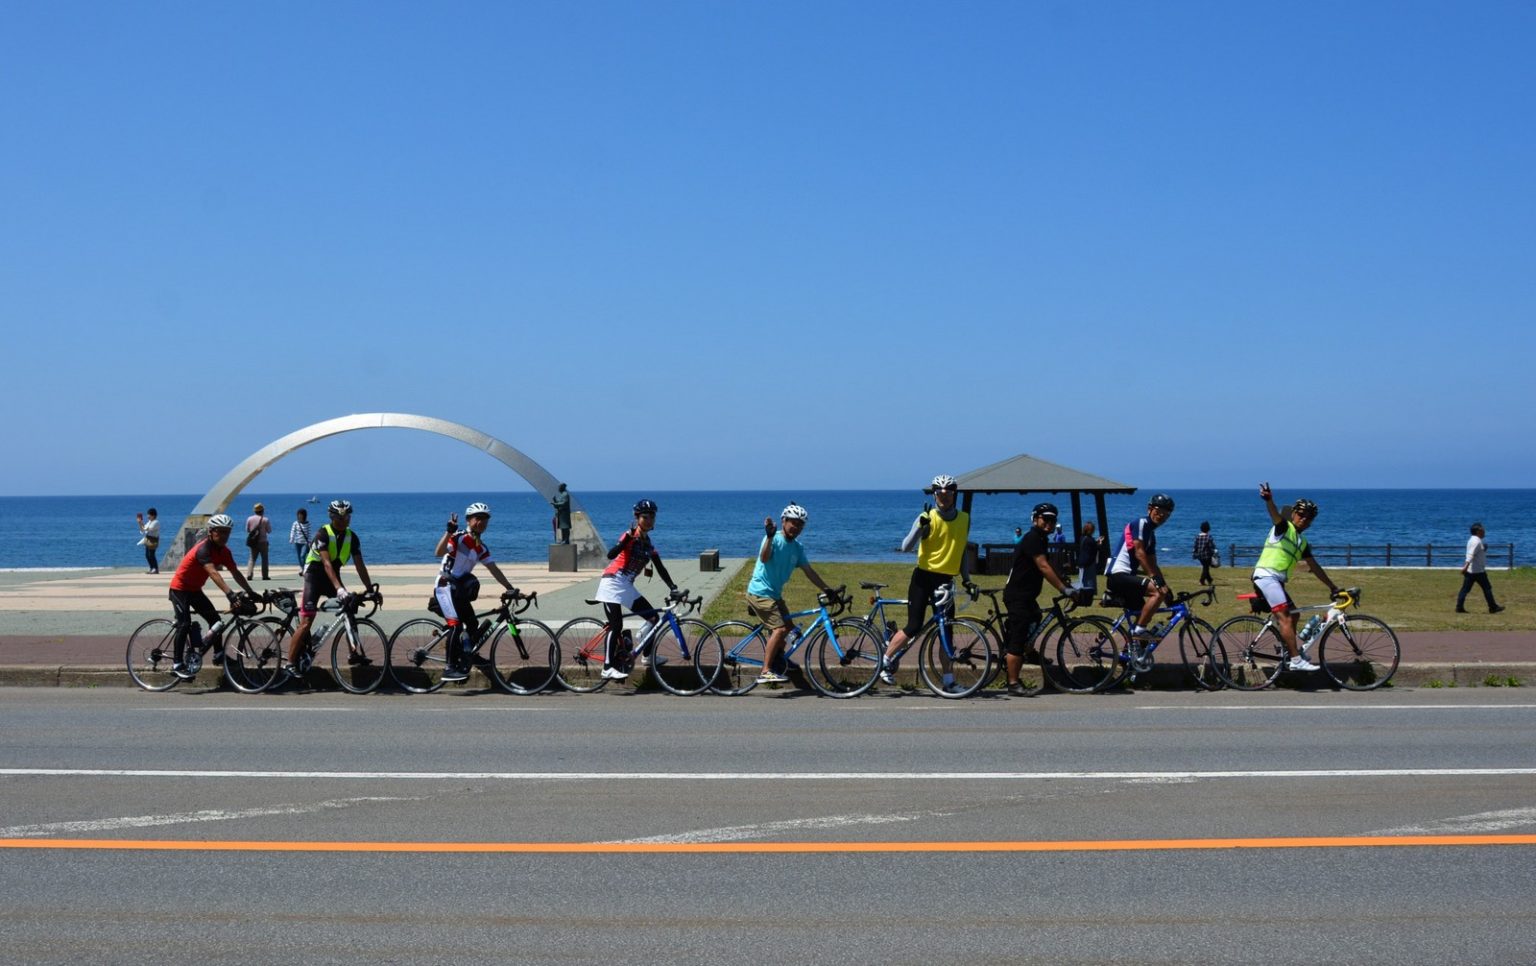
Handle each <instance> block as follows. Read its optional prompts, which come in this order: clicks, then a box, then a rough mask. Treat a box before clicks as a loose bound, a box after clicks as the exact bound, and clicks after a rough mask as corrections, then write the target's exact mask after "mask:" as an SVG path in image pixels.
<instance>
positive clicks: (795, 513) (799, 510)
mask: <svg viewBox="0 0 1536 966" xmlns="http://www.w3.org/2000/svg"><path fill="white" fill-rule="evenodd" d="M779 516H781V517H783V518H784V519H786V520H799V521H800V522H801V523H804V522H805V521H807V520H809V519H810V518H811V515H810V514H809V513H806V512H805V507H803V506H801V505H800V504H798V503H791V504H790V505H789V506H787V507H785V508H784V512H783V513H781V514H779Z"/></svg>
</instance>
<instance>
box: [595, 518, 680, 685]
mask: <svg viewBox="0 0 1536 966" xmlns="http://www.w3.org/2000/svg"><path fill="white" fill-rule="evenodd" d="M655 528H656V501H654V500H641V501H640V502H638V503H636V504H635V524H634V526H632V527H630V528H629V529H628V530H626V531H624V535H623V536H622V537H620V538H619V542H618V543H616V544H614V545H613V547H612V549H610V550H609V551H608V559H609V560H611V561H612V563H610V564H609V565H608V566H607V568H605V569H604V570H603V576H602V579H601V580H599V581H598V582H597V594H596V599H597V600H598V601H600V602H601V603H602V605H603V614H604V615H605V616H606V617H607V618H608V641H607V647H606V648H605V649H604V651H603V677H605V678H607V679H608V680H610V681H622V680H624V679H625V678H627V677H629V671H630V654H629V648H628V647H627V646H626V643H625V640H624V608H626V607H628V608H629V609H630V610H631V611H632V612H634V613H635V614H636V615H637V616H639V617H641V618H643V619H644V620H645V621H646V623H649V624H654V623H656V621H657V620H659V619H660V616H661V615H660V614H659V613H658V612H657V610H656V608H655V607H653V606H652V605H651V602H650V601H648V600H646V599H645V598H644V597H643V596H641V594H640V591H639V590H637V589H636V588H635V575H636V574H639V573H640V572H641V571H642V570H645V569H647V568H650V567H654V568H656V573H658V574H660V575H661V579H662V580H664V581H666V583H667V589H668V590H672V591H676V590H677V584H676V583H674V582H673V580H672V575H671V574H669V573H667V568H666V566H665V565H664V564H663V563H662V562H661V555H660V554H658V553H657V552H656V546H655V545H654V544H652V543H651V531H652V530H654V529H655Z"/></svg>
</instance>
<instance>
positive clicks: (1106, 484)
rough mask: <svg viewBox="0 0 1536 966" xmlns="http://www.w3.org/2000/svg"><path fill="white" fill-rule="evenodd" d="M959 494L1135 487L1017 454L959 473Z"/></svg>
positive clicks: (1115, 490)
mask: <svg viewBox="0 0 1536 966" xmlns="http://www.w3.org/2000/svg"><path fill="white" fill-rule="evenodd" d="M958 479H959V481H960V492H962V493H1069V492H1072V491H1074V490H1075V491H1077V492H1079V493H1135V492H1136V487H1134V486H1127V485H1126V484H1124V483H1117V482H1115V481H1114V480H1107V479H1105V478H1104V477H1102V476H1094V475H1093V474H1092V473H1084V472H1083V471H1082V470H1074V469H1072V468H1071V467H1070V466H1062V465H1061V464H1059V463H1050V462H1047V461H1046V460H1043V459H1039V458H1037V457H1034V456H1030V455H1029V454H1028V453H1020V454H1019V455H1018V456H1014V457H1011V458H1009V459H1005V460H1003V461H1001V462H998V463H993V464H992V465H991V466H983V467H982V468H981V469H979V470H971V471H970V472H969V473H962V474H961V475H960V476H959V478H958Z"/></svg>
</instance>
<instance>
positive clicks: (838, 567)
mask: <svg viewBox="0 0 1536 966" xmlns="http://www.w3.org/2000/svg"><path fill="white" fill-rule="evenodd" d="M812 566H813V567H815V568H816V571H817V573H819V574H821V576H822V577H823V579H825V580H826V581H828V582H829V583H830V584H832V586H834V587H836V586H837V585H838V584H847V585H848V589H849V590H850V591H851V592H852V593H853V599H854V603H853V608H852V611H853V613H855V614H858V615H860V616H862V615H863V614H864V613H865V612H867V611H868V610H869V598H870V595H869V593H868V592H867V591H861V590H859V581H861V580H874V581H879V582H881V583H885V584H889V585H890V586H888V587H886V588H885V590H884V591H882V593H884V594H886V595H887V596H890V597H905V596H906V593H907V580H908V578H910V577H911V575H912V565H911V564H909V563H832V562H828V561H819V562H813V563H812ZM1163 573H1164V574H1165V575H1166V576H1167V577H1168V581H1169V583H1170V584H1171V585H1172V586H1173V589H1174V590H1176V591H1177V590H1194V589H1196V588H1197V587H1198V585H1197V583H1196V581H1197V580H1198V579H1199V576H1200V568H1198V567H1166V568H1164V570H1163ZM1249 573H1250V571H1248V570H1246V569H1239V570H1232V569H1230V568H1225V567H1224V568H1222V569H1220V570H1217V571H1214V572H1213V575H1214V576H1215V578H1216V589H1217V598H1216V603H1215V604H1213V605H1211V607H1209V608H1196V610H1197V611H1199V612H1200V613H1201V616H1203V617H1204V618H1205V619H1206V620H1209V621H1210V622H1211V623H1213V624H1217V623H1220V622H1221V621H1223V620H1225V619H1226V618H1227V617H1230V616H1232V615H1233V614H1240V613H1246V612H1247V603H1246V602H1243V603H1239V602H1238V601H1237V600H1236V596H1237V594H1239V593H1248V592H1249V591H1251V590H1252V589H1253V588H1252V585H1251V584H1249V582H1248V577H1249ZM1328 573H1329V576H1331V577H1333V579H1334V581H1335V582H1337V583H1338V584H1339V586H1341V587H1359V588H1361V589H1362V591H1363V594H1362V597H1363V600H1362V603H1361V606H1360V612H1361V613H1364V614H1372V615H1374V616H1376V617H1380V618H1381V619H1383V620H1385V621H1386V622H1387V623H1389V624H1391V625H1392V626H1393V627H1394V628H1395V629H1397V630H1400V631H1447V630H1449V631H1488V630H1493V631H1532V632H1533V633H1536V620H1533V618H1536V568H1533V567H1521V568H1518V569H1516V570H1496V571H1495V570H1490V571H1489V572H1488V578H1489V580H1490V581H1492V583H1493V593H1494V596H1495V597H1496V598H1497V599H1498V601H1499V603H1500V604H1502V605H1504V607H1505V610H1504V612H1503V613H1502V614H1494V615H1490V614H1489V613H1488V612H1487V609H1486V607H1485V605H1484V604H1483V597H1482V592H1481V591H1480V590H1479V589H1478V588H1476V587H1474V588H1472V593H1471V595H1469V596H1468V597H1467V610H1468V611H1470V613H1466V614H1458V613H1456V612H1455V608H1456V593H1457V591H1459V590H1460V589H1461V573H1460V572H1459V571H1456V570H1415V569H1410V568H1407V567H1371V568H1368V567H1356V568H1345V567H1333V568H1330V569H1329V571H1328ZM751 576H752V567H751V566H750V564H749V565H747V566H743V567H742V568H741V570H740V571H738V572H737V573H736V574H735V576H734V577H732V579H731V582H730V584H728V585H727V586H726V589H725V590H724V591H722V592H721V594H720V596H718V597H716V598H715V600H714V602H713V603H711V604H710V606H709V608H708V609H707V610H706V611H705V613H704V619H705V620H707V621H710V622H711V623H713V622H717V621H723V620H729V619H738V620H750V619H751V618H749V617H748V616H747V609H746V606H745V604H744V603H743V601H742V595H743V594H744V593H745V592H746V589H747V581H748V580H749V579H750V578H751ZM1005 579H1006V578H1005V577H1003V576H995V577H978V578H977V579H976V582H977V583H978V584H980V585H981V586H983V587H1001V586H1002V585H1003V583H1004V581H1005ZM1103 587H1104V580H1103V578H1102V577H1101V578H1099V588H1100V589H1101V590H1102V589H1103ZM1291 588H1292V591H1291V596H1292V597H1293V598H1294V599H1295V600H1296V602H1297V603H1298V604H1303V605H1306V604H1320V603H1323V602H1324V600H1325V599H1326V596H1327V593H1326V591H1325V589H1324V588H1323V585H1322V584H1321V583H1319V582H1318V580H1317V579H1316V578H1315V577H1313V576H1312V575H1311V574H1308V573H1303V572H1301V571H1300V568H1298V572H1297V573H1295V574H1293V575H1292V576H1291ZM785 591H786V592H785V600H786V601H787V602H788V604H789V607H790V609H791V610H805V609H807V608H810V607H814V606H816V588H815V586H813V585H812V584H811V582H810V581H809V580H806V579H805V575H804V574H796V575H795V576H794V577H793V578H791V580H790V582H789V586H788V587H786V588H785ZM962 600H964V598H963V597H962ZM1047 600H1048V598H1047V597H1046V595H1045V594H1042V595H1041V604H1042V605H1044V604H1045V602H1046V601H1047ZM985 603H986V601H985V600H984V599H983V600H982V601H979V602H978V603H977V604H975V605H972V608H971V609H972V611H973V612H974V616H982V611H983V607H984V605H985ZM887 614H888V615H889V616H890V618H891V619H893V620H897V621H898V622H899V621H900V620H901V619H902V617H904V616H905V611H904V610H902V609H897V610H894V611H887Z"/></svg>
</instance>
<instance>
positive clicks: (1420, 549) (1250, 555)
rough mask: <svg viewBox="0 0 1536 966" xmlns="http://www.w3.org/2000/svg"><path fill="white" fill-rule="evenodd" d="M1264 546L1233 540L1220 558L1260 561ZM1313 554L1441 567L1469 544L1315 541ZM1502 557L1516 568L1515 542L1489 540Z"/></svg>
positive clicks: (1340, 563) (1337, 563)
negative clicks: (1324, 544) (1322, 543)
mask: <svg viewBox="0 0 1536 966" xmlns="http://www.w3.org/2000/svg"><path fill="white" fill-rule="evenodd" d="M1263 549H1264V548H1263V547H1260V546H1239V545H1237V544H1235V543H1231V544H1228V545H1227V552H1226V553H1225V554H1224V555H1223V556H1222V561H1221V562H1222V563H1223V564H1225V565H1227V566H1229V567H1237V566H1246V565H1249V564H1253V563H1257V562H1258V559H1259V553H1260V552H1262V551H1263ZM1312 556H1313V557H1315V558H1316V559H1317V561H1318V563H1320V564H1322V565H1323V566H1324V567H1328V566H1334V567H1433V566H1436V564H1435V561H1436V560H1439V561H1440V563H1439V566H1441V567H1460V566H1461V564H1462V561H1464V560H1466V559H1467V547H1466V544H1460V545H1454V544H1442V545H1440V546H1436V545H1434V544H1432V543H1397V544H1392V543H1389V544H1386V545H1381V544H1373V545H1370V546H1356V545H1354V544H1350V543H1347V544H1345V545H1344V546H1342V547H1322V546H1316V545H1314V546H1313V547H1312ZM1500 558H1502V559H1503V560H1504V567H1505V569H1507V570H1514V569H1515V545H1514V544H1513V543H1499V544H1492V543H1491V544H1489V545H1488V565H1489V566H1494V565H1495V563H1494V562H1495V561H1496V560H1498V559H1500Z"/></svg>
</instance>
